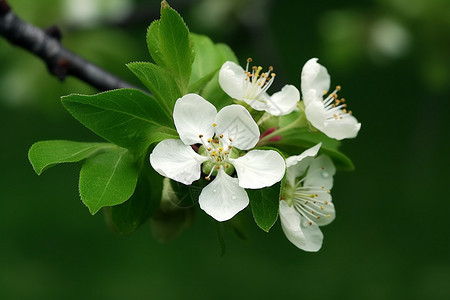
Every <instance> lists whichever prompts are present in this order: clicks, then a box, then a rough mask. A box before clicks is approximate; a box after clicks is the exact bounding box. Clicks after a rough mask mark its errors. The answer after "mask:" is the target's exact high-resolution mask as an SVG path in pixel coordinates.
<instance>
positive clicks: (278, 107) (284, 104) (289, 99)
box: [266, 85, 300, 116]
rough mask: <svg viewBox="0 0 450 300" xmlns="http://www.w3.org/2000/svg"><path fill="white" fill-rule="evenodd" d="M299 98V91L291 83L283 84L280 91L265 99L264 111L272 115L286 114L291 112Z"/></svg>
mask: <svg viewBox="0 0 450 300" xmlns="http://www.w3.org/2000/svg"><path fill="white" fill-rule="evenodd" d="M299 100H300V92H299V91H298V89H297V88H296V87H295V86H293V85H285V86H284V87H283V88H282V89H281V91H279V92H277V93H275V94H273V95H272V97H270V100H269V101H267V104H268V108H267V109H266V111H267V112H268V113H270V114H272V115H274V116H281V115H287V114H289V113H291V112H292V111H293V110H294V109H295V108H296V107H297V102H298V101H299Z"/></svg>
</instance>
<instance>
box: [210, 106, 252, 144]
mask: <svg viewBox="0 0 450 300" xmlns="http://www.w3.org/2000/svg"><path fill="white" fill-rule="evenodd" d="M215 123H216V124H217V127H216V129H215V130H216V134H217V135H221V134H223V138H222V141H223V142H224V144H225V145H226V146H228V145H229V143H230V140H229V139H230V138H231V139H232V142H231V145H232V146H233V147H236V148H238V149H240V150H248V149H251V148H253V147H254V146H255V145H256V143H258V141H259V135H260V133H259V128H258V125H257V124H256V123H255V121H254V120H253V118H252V116H251V115H250V113H249V112H248V110H247V109H245V107H243V106H241V105H228V106H226V107H224V108H222V109H221V110H220V111H219V113H218V114H217V117H216V119H215Z"/></svg>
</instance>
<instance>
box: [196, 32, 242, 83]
mask: <svg viewBox="0 0 450 300" xmlns="http://www.w3.org/2000/svg"><path fill="white" fill-rule="evenodd" d="M191 40H192V42H193V45H194V49H195V54H196V55H195V59H194V62H193V63H192V73H191V79H190V81H189V91H190V92H199V91H200V90H201V88H202V87H203V86H204V85H205V84H206V83H207V82H208V81H210V80H211V79H212V78H213V76H214V75H215V74H216V72H218V71H219V69H220V68H221V67H222V65H223V64H224V63H225V62H226V61H227V60H231V61H237V59H236V56H235V55H234V53H233V51H232V50H231V49H230V48H229V47H228V46H227V45H225V44H214V43H213V42H212V41H211V39H210V38H209V37H207V36H204V35H198V34H193V33H191Z"/></svg>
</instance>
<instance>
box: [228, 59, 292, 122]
mask: <svg viewBox="0 0 450 300" xmlns="http://www.w3.org/2000/svg"><path fill="white" fill-rule="evenodd" d="M250 62H251V59H248V60H247V67H246V68H245V70H244V69H243V68H242V67H241V66H239V65H237V64H236V63H234V62H231V61H227V62H225V63H224V64H223V65H222V68H221V69H220V72H219V83H220V87H221V88H222V89H223V90H224V91H225V93H227V94H228V95H229V96H230V97H232V98H234V99H237V100H241V101H244V102H245V103H247V104H248V105H250V106H251V107H252V108H253V109H255V110H259V111H267V112H268V113H270V114H272V115H274V116H281V115H286V114H289V113H291V112H292V111H293V110H294V109H295V108H296V107H297V102H298V101H299V100H300V92H299V91H298V89H297V88H296V87H295V86H293V85H285V86H284V87H283V88H282V89H281V91H279V92H277V93H275V94H273V95H272V96H269V95H268V94H267V90H268V89H269V87H270V86H271V85H272V83H273V81H274V80H275V73H273V68H272V67H270V68H269V71H267V72H263V73H261V71H262V67H256V66H254V67H253V68H252V69H251V70H249V63H250Z"/></svg>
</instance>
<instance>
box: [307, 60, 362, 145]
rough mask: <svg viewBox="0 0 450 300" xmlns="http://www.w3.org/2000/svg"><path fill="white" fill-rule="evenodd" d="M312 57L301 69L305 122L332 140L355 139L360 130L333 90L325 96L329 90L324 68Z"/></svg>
mask: <svg viewBox="0 0 450 300" xmlns="http://www.w3.org/2000/svg"><path fill="white" fill-rule="evenodd" d="M317 60H318V59H317V58H311V59H310V60H308V61H307V62H306V63H305V65H304V66H303V70H302V78H301V80H302V83H301V85H302V87H301V90H302V96H303V102H304V104H305V114H306V118H307V119H308V121H309V122H310V123H311V124H312V125H313V126H314V127H316V128H317V129H319V130H320V131H322V132H323V133H325V134H326V135H327V136H329V137H331V138H335V139H337V140H342V139H346V138H354V137H356V135H357V134H358V132H359V129H360V128H361V123H358V121H357V120H356V118H355V117H354V116H353V115H352V112H351V111H349V110H347V104H346V103H345V99H343V98H342V99H338V97H337V92H338V91H340V89H341V87H340V86H337V87H336V89H335V90H334V91H333V92H332V93H330V94H329V95H328V96H326V97H324V96H325V95H326V94H327V92H328V90H329V88H330V75H329V74H328V71H327V69H326V68H325V67H324V66H322V65H320V64H319V63H318V62H317Z"/></svg>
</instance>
